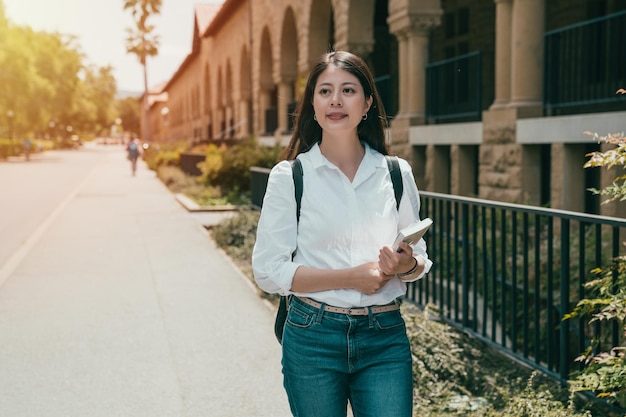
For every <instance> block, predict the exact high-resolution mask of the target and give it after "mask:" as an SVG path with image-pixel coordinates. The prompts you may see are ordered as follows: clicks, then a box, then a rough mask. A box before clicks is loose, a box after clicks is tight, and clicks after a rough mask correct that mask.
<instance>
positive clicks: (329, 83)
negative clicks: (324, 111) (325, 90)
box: [318, 81, 356, 87]
mask: <svg viewBox="0 0 626 417" xmlns="http://www.w3.org/2000/svg"><path fill="white" fill-rule="evenodd" d="M327 85H329V86H332V85H333V83H331V82H324V83H319V84H318V87H321V86H327ZM341 85H342V86H344V85H356V83H355V82H352V81H346V82H343V83H341Z"/></svg>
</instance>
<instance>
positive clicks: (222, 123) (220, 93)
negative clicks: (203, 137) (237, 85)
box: [214, 66, 226, 138]
mask: <svg viewBox="0 0 626 417" xmlns="http://www.w3.org/2000/svg"><path fill="white" fill-rule="evenodd" d="M222 73H223V71H222V67H221V66H220V67H219V68H218V69H217V94H216V99H217V100H216V103H217V108H215V109H214V112H215V113H216V116H217V117H216V123H218V126H217V128H218V129H219V130H218V135H217V136H218V137H220V138H221V137H223V136H224V132H225V130H226V119H225V118H224V106H225V104H226V100H225V99H224V94H225V93H224V90H225V88H224V77H223V75H222Z"/></svg>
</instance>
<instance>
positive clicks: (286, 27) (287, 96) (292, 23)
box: [276, 7, 298, 133]
mask: <svg viewBox="0 0 626 417" xmlns="http://www.w3.org/2000/svg"><path fill="white" fill-rule="evenodd" d="M278 69H279V74H278V77H277V80H276V81H277V83H278V131H279V133H287V132H290V131H291V130H292V129H293V118H292V117H291V115H292V114H293V113H294V111H295V89H296V80H297V78H298V30H297V28H296V18H295V14H294V11H293V9H292V8H291V7H287V9H286V10H285V16H284V18H283V24H282V28H281V37H280V60H279V65H278Z"/></svg>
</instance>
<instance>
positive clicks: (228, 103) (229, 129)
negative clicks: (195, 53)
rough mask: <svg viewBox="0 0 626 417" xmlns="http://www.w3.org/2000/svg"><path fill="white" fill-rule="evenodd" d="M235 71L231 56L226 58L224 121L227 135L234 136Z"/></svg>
mask: <svg viewBox="0 0 626 417" xmlns="http://www.w3.org/2000/svg"><path fill="white" fill-rule="evenodd" d="M233 93H234V90H233V71H232V65H231V63H230V58H229V59H227V60H226V91H225V94H224V123H225V128H226V136H227V137H232V135H233V132H234V125H235V122H234V109H233Z"/></svg>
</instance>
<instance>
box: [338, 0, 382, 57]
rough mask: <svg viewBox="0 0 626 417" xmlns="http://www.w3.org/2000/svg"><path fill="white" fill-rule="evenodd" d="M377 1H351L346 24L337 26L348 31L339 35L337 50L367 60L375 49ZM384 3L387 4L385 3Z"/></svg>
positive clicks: (341, 23)
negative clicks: (343, 50) (342, 50)
mask: <svg viewBox="0 0 626 417" xmlns="http://www.w3.org/2000/svg"><path fill="white" fill-rule="evenodd" d="M376 2H377V0H351V1H350V5H349V6H348V7H347V10H346V12H347V13H346V14H345V15H344V17H345V19H346V22H340V21H339V20H337V22H338V23H339V24H338V25H337V26H338V27H344V28H345V29H346V30H345V31H344V32H343V33H341V34H339V33H338V34H337V38H341V39H337V42H336V45H337V49H345V50H347V51H350V52H352V53H353V54H356V55H359V56H360V57H361V58H363V59H367V57H368V56H369V54H370V52H372V49H373V48H374V11H375V3H376ZM384 3H387V1H385V2H384Z"/></svg>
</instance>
